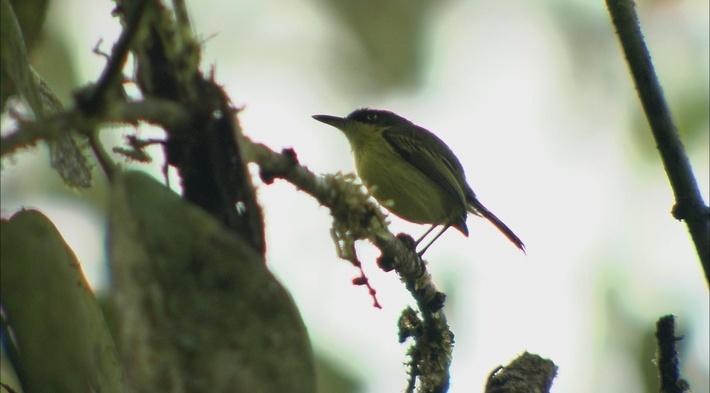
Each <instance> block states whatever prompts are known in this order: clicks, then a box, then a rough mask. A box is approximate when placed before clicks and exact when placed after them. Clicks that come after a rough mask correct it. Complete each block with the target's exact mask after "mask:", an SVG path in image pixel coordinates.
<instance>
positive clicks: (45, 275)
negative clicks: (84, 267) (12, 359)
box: [0, 210, 123, 393]
mask: <svg viewBox="0 0 710 393" xmlns="http://www.w3.org/2000/svg"><path fill="white" fill-rule="evenodd" d="M0 235H1V236H0V239H1V241H0V252H1V254H0V272H1V274H0V284H1V285H0V295H1V296H2V306H3V309H4V311H5V312H6V315H7V318H8V321H9V323H10V327H11V328H12V331H13V333H14V337H15V344H16V346H17V348H18V349H19V351H18V352H19V353H18V354H19V359H18V360H19V367H20V369H21V373H20V374H21V375H23V376H24V379H25V380H24V381H23V383H25V384H26V386H25V388H26V391H27V392H56V393H64V392H66V393H83V392H86V393H90V392H99V391H100V392H103V393H113V392H121V391H123V389H122V388H121V370H120V367H119V362H118V357H117V354H116V350H115V346H114V343H113V340H112V339H111V336H110V334H109V331H108V328H107V326H106V322H105V321H104V318H103V315H102V313H101V310H100V309H99V306H98V303H97V302H96V298H95V297H94V294H93V293H92V292H91V289H90V288H89V286H88V284H87V283H86V280H85V279H84V276H83V274H82V271H81V267H80V266H79V263H78V262H77V259H76V256H75V255H74V253H73V252H72V251H71V249H69V247H68V246H67V245H66V243H65V242H64V239H62V236H61V235H60V234H59V232H58V231H57V229H56V228H55V227H54V225H52V223H51V222H50V221H49V220H48V219H47V218H46V217H45V216H44V215H42V213H39V212H37V211H34V210H24V211H21V212H19V213H17V214H15V215H14V216H13V217H12V218H11V219H10V220H3V221H2V231H0Z"/></svg>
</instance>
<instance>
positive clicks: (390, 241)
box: [239, 137, 454, 392]
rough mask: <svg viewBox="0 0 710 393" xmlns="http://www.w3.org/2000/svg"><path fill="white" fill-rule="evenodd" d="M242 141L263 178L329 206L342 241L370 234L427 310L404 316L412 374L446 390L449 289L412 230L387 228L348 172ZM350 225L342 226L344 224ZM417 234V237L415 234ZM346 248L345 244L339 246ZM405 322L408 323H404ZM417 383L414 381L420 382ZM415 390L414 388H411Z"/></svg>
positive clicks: (385, 264) (427, 388)
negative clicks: (315, 167)
mask: <svg viewBox="0 0 710 393" xmlns="http://www.w3.org/2000/svg"><path fill="white" fill-rule="evenodd" d="M239 145H240V146H241V148H242V150H243V154H244V157H245V159H246V160H247V161H251V162H255V163H256V164H258V165H259V168H260V175H261V178H262V179H263V180H264V181H265V182H266V183H267V184H268V183H271V182H272V181H273V179H274V178H282V179H285V180H286V181H288V182H289V183H291V184H293V185H295V186H296V187H297V188H298V189H300V190H302V191H304V192H306V193H307V194H309V195H311V196H313V197H314V198H315V199H316V200H318V202H320V203H321V204H322V205H324V206H327V207H328V208H329V209H330V211H331V214H332V215H333V218H334V219H335V223H334V228H335V229H336V232H340V234H339V236H338V241H342V242H352V241H355V240H358V239H367V240H370V241H371V242H372V243H373V244H374V245H375V246H376V247H377V248H379V249H380V251H381V252H382V255H381V256H380V258H379V259H378V265H379V266H380V268H382V269H383V270H385V271H389V270H392V269H394V270H395V271H396V272H397V274H398V275H399V277H400V279H401V280H402V281H403V282H404V283H405V284H406V287H407V289H408V290H409V292H410V293H411V294H412V297H413V298H414V299H415V300H416V302H417V306H418V308H419V311H420V313H421V316H422V320H421V321H420V320H419V319H418V317H417V316H416V313H414V312H413V311H412V312H409V313H408V312H407V310H405V312H404V313H403V318H404V317H407V318H406V319H407V321H406V323H403V321H402V319H400V340H401V341H404V340H406V339H407V338H409V337H411V338H413V339H414V341H415V343H414V346H413V347H412V348H411V349H410V356H411V358H412V361H411V362H410V367H411V369H410V376H414V377H418V378H419V381H420V385H419V391H420V392H444V391H446V389H447V388H448V384H449V365H450V363H451V351H452V347H453V340H454V335H453V333H451V331H450V330H449V326H448V324H447V322H446V316H445V315H444V312H443V306H444V300H445V295H444V294H443V293H441V292H439V291H438V290H437V289H436V286H435V285H434V283H433V282H432V279H431V276H430V275H429V273H428V272H427V270H426V266H425V263H424V261H422V260H421V258H419V257H418V256H417V254H416V253H415V252H414V249H413V247H408V246H407V245H406V244H405V241H403V240H405V239H407V238H408V236H406V235H404V236H402V235H400V236H395V235H393V234H392V233H391V232H389V230H388V229H387V224H386V223H385V221H384V216H383V215H382V213H381V211H380V210H379V208H378V207H377V205H375V204H374V203H373V202H371V201H369V200H368V196H367V195H366V194H365V193H363V191H362V188H361V186H360V185H358V184H356V183H354V182H353V181H352V178H351V177H348V176H344V175H327V176H316V175H315V174H313V172H311V171H310V170H308V169H307V168H306V167H304V166H301V165H299V164H298V160H297V158H296V154H295V152H294V151H293V150H290V149H286V150H284V151H283V152H282V153H281V154H279V153H276V152H274V151H273V150H271V149H269V148H268V147H267V146H265V145H263V144H260V143H254V142H252V141H251V140H249V139H248V138H246V137H241V140H240V141H239ZM341 226H342V228H346V229H345V230H343V231H338V229H339V228H341ZM409 240H411V238H409ZM339 248H341V246H339ZM402 325H405V327H404V328H403V327H402ZM413 385H414V383H410V386H411V388H412V389H413V388H414V386H413ZM410 391H411V390H410Z"/></svg>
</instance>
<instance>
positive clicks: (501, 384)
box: [485, 352, 557, 393]
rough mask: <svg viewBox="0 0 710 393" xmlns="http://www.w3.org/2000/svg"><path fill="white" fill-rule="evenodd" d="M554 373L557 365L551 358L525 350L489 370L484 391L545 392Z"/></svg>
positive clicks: (503, 392) (504, 392)
mask: <svg viewBox="0 0 710 393" xmlns="http://www.w3.org/2000/svg"><path fill="white" fill-rule="evenodd" d="M556 375H557V366H555V363H553V362H552V361H551V360H548V359H544V358H542V357H540V356H538V355H534V354H531V353H528V352H525V353H523V354H522V355H520V356H518V357H517V358H516V359H515V360H513V361H512V362H510V364H509V365H507V366H505V367H503V366H498V367H497V368H496V369H495V370H493V371H492V372H491V374H490V375H489V376H488V383H486V390H485V393H529V392H539V393H547V392H549V391H550V387H552V381H553V380H554V379H555V376H556Z"/></svg>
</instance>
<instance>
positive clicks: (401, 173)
mask: <svg viewBox="0 0 710 393" xmlns="http://www.w3.org/2000/svg"><path fill="white" fill-rule="evenodd" d="M380 153H382V154H396V153H394V152H389V151H387V152H380ZM362 161H365V162H367V163H368V165H361V162H362ZM378 162H382V160H377V159H375V160H368V159H367V157H366V158H365V160H359V162H357V163H356V165H357V170H358V175H359V176H360V178H361V179H362V181H363V182H364V183H365V185H366V186H367V188H368V190H369V191H370V193H371V194H372V195H373V196H374V197H375V199H377V201H378V202H379V203H380V204H381V205H383V206H384V207H385V208H387V210H389V211H390V212H392V213H394V214H395V215H397V216H399V217H401V218H403V219H405V220H407V221H411V222H415V223H418V224H448V223H451V222H452V221H454V220H456V219H458V218H459V217H461V215H465V214H466V210H465V207H464V205H463V203H462V202H461V201H459V200H457V199H456V198H453V197H452V196H451V195H450V194H448V193H447V192H445V191H444V190H443V189H442V188H441V187H440V186H439V185H438V184H437V183H435V182H434V181H432V180H431V179H429V178H428V177H427V176H425V175H424V174H422V173H421V172H420V171H419V170H417V169H416V168H414V167H412V166H411V165H410V164H409V163H407V162H406V161H403V160H402V159H399V158H398V159H392V160H386V162H387V163H388V164H390V165H377V164H375V165H372V163H378Z"/></svg>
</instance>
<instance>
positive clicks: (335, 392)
mask: <svg viewBox="0 0 710 393" xmlns="http://www.w3.org/2000/svg"><path fill="white" fill-rule="evenodd" d="M316 386H318V392H319V393H356V392H361V391H362V389H363V386H362V383H361V382H360V381H358V380H357V379H355V378H354V377H353V376H352V375H350V374H349V373H348V372H347V371H346V370H345V369H343V368H341V367H339V366H338V365H337V364H336V363H333V362H332V361H330V360H329V359H328V358H327V357H324V356H318V353H317V352H316Z"/></svg>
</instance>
